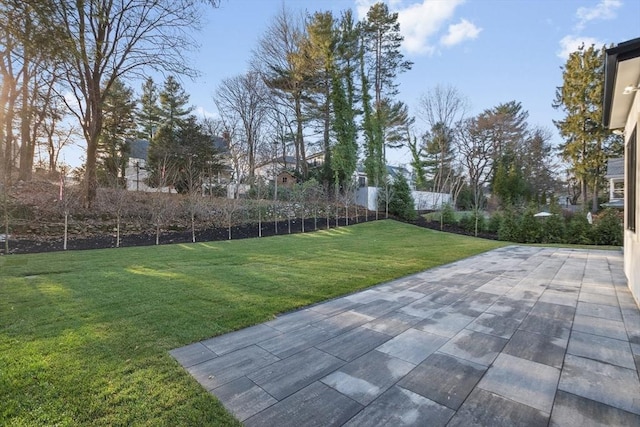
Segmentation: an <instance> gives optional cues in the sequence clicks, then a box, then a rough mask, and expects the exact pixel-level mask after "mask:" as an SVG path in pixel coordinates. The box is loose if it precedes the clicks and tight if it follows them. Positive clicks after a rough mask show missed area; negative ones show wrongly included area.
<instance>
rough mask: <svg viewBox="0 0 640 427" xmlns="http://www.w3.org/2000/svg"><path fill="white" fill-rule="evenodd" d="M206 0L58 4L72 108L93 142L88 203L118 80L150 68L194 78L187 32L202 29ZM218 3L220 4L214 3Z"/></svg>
mask: <svg viewBox="0 0 640 427" xmlns="http://www.w3.org/2000/svg"><path fill="white" fill-rule="evenodd" d="M200 3H202V1H201V0H155V1H130V0H77V1H60V2H53V5H54V7H55V15H56V18H57V20H58V23H59V27H60V28H62V29H63V30H64V31H65V36H66V39H67V41H68V50H69V54H70V57H71V58H72V59H71V60H70V61H68V62H67V63H66V73H65V80H66V83H67V85H68V87H69V88H70V90H71V93H72V95H73V98H74V101H73V102H70V103H69V107H70V108H71V109H72V111H73V114H74V115H75V116H76V118H77V119H78V121H79V123H80V126H81V127H82V131H83V134H84V137H85V140H86V143H87V150H86V164H85V179H84V183H85V204H87V205H89V206H90V205H91V203H92V202H93V200H94V199H95V195H96V185H97V182H96V161H97V152H98V141H99V137H100V133H101V132H102V126H103V120H102V118H103V114H102V106H103V105H104V100H105V96H106V93H107V92H108V91H109V89H110V88H111V86H112V85H113V84H114V81H115V80H116V79H117V78H119V77H123V76H126V75H131V74H136V73H137V74H141V73H142V72H144V70H145V69H155V70H164V71H168V72H170V73H175V74H187V75H194V74H195V71H194V70H192V69H191V68H189V67H188V66H187V65H186V64H187V61H186V58H185V56H184V54H185V52H188V51H189V50H191V49H192V48H193V46H194V43H193V40H192V38H191V37H190V35H189V32H188V31H187V30H188V29H190V28H194V27H196V26H197V24H198V22H199V19H200V16H201V13H200V10H199V9H200V8H199V6H200ZM208 3H211V4H216V3H217V1H216V0H208Z"/></svg>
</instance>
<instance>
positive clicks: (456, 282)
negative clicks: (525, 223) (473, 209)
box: [170, 246, 640, 427]
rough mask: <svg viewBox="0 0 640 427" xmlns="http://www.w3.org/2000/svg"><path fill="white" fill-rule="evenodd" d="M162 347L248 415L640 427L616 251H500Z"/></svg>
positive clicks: (639, 314)
mask: <svg viewBox="0 0 640 427" xmlns="http://www.w3.org/2000/svg"><path fill="white" fill-rule="evenodd" d="M170 354H171V355H172V356H173V357H174V358H175V359H176V361H177V362H179V363H180V364H181V365H182V366H184V367H185V369H186V370H187V371H188V372H189V373H191V375H193V377H194V378H195V379H196V380H197V381H198V382H200V384H201V385H202V386H203V387H204V388H205V389H207V390H208V391H210V392H211V393H212V394H213V395H215V396H216V397H217V398H218V399H219V400H220V401H221V402H222V403H223V404H224V405H225V407H226V408H227V409H228V410H229V411H230V412H231V413H233V414H234V415H235V416H236V417H237V418H238V420H240V421H242V422H243V423H245V424H246V425H248V426H274V425H277V426H328V425H336V426H339V425H347V426H371V425H376V426H385V425H386V426H414V425H415V426H423V425H429V426H439V425H442V426H445V425H446V426H472V425H477V426H520V425H521V426H538V425H539V426H548V425H550V426H578V427H583V426H587V425H588V426H591V425H594V426H597V425H603V426H604V425H621V426H636V425H640V380H639V376H638V369H640V311H639V310H638V307H637V306H636V304H635V301H634V300H633V298H632V297H631V295H630V293H629V290H628V288H627V287H626V280H625V277H624V273H623V271H622V255H621V253H619V252H608V251H599V250H571V249H555V248H534V247H523V246H510V247H505V248H501V249H497V250H494V251H491V252H487V253H484V254H481V255H477V256H475V257H471V258H467V259H463V260H460V261H457V262H454V263H451V264H448V265H444V266H440V267H437V268H433V269H430V270H426V271H423V272H420V273H418V274H414V275H412V276H408V277H404V278H400V279H398V280H395V281H391V282H387V283H384V284H382V285H380V286H376V287H373V288H370V289H367V290H365V291H362V292H358V293H354V294H351V295H348V296H345V297H342V298H337V299H334V300H331V301H327V302H324V303H319V304H316V305H313V306H310V307H307V308H305V309H302V310H299V311H296V312H292V313H287V314H284V315H282V316H279V317H277V318H276V319H274V320H271V321H269V322H266V323H264V324H261V325H256V326H253V327H250V328H247V329H244V330H240V331H236V332H232V333H229V334H226V335H221V336H218V337H214V338H211V339H208V340H205V341H202V342H200V343H194V344H190V345H187V346H185V347H181V348H177V349H174V350H171V351H170Z"/></svg>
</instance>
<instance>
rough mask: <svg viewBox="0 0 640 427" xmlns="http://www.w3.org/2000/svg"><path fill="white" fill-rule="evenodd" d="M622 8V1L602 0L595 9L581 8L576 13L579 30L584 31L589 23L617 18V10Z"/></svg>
mask: <svg viewBox="0 0 640 427" xmlns="http://www.w3.org/2000/svg"><path fill="white" fill-rule="evenodd" d="M621 6H622V1H620V0H600V3H598V4H597V5H595V6H594V7H580V8H578V10H577V11H576V16H577V17H578V24H577V25H576V29H577V30H582V29H583V28H584V26H585V25H586V24H587V23H588V22H589V21H594V20H598V19H604V20H606V19H613V18H615V17H616V9H618V8H620V7H621Z"/></svg>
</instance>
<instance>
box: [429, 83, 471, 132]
mask: <svg viewBox="0 0 640 427" xmlns="http://www.w3.org/2000/svg"><path fill="white" fill-rule="evenodd" d="M468 108H469V104H468V101H467V100H466V98H465V97H464V96H463V95H462V94H460V92H459V91H458V90H457V89H456V88H455V87H453V86H440V85H438V86H436V87H434V88H432V89H429V90H428V91H427V92H426V93H424V94H423V95H421V96H420V99H419V101H418V119H420V120H421V121H422V122H423V123H424V124H425V125H426V126H427V127H428V128H429V129H431V128H433V127H434V126H436V125H437V124H438V123H442V124H443V125H444V126H446V127H447V128H449V129H451V128H454V127H456V125H457V124H459V123H460V122H462V121H463V120H464V118H465V116H466V113H467V110H468Z"/></svg>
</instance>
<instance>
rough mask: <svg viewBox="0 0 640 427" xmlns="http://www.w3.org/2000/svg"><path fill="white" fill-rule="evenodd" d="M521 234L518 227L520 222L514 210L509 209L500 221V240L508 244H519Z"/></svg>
mask: <svg viewBox="0 0 640 427" xmlns="http://www.w3.org/2000/svg"><path fill="white" fill-rule="evenodd" d="M519 234H520V230H519V227H518V221H517V219H516V214H515V212H514V211H513V208H511V207H507V208H506V209H505V210H504V212H503V214H502V220H501V221H500V227H499V228H498V240H503V241H506V242H517V241H518V237H519Z"/></svg>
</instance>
